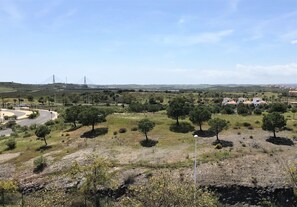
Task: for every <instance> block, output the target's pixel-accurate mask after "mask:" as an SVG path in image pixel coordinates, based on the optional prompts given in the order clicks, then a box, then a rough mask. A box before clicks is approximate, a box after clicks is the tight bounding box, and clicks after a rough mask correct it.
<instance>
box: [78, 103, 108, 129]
mask: <svg viewBox="0 0 297 207" xmlns="http://www.w3.org/2000/svg"><path fill="white" fill-rule="evenodd" d="M105 118H106V113H105V112H104V111H102V110H99V109H98V108H95V107H85V108H84V109H83V110H82V112H80V114H79V116H78V119H79V122H80V123H81V124H82V125H84V126H89V125H92V131H94V129H95V124H97V123H101V122H103V121H105Z"/></svg>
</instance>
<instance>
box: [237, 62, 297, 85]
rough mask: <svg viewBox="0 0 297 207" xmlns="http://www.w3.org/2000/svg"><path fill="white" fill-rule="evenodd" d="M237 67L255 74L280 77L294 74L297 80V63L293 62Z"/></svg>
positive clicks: (239, 65)
mask: <svg viewBox="0 0 297 207" xmlns="http://www.w3.org/2000/svg"><path fill="white" fill-rule="evenodd" d="M236 68H237V69H239V70H241V71H243V72H246V73H249V74H251V75H253V76H255V75H258V76H275V77H277V76H279V77H290V76H293V77H295V78H296V81H297V63H291V64H286V65H270V66H262V65H241V64H238V65H236Z"/></svg>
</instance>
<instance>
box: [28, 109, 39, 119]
mask: <svg viewBox="0 0 297 207" xmlns="http://www.w3.org/2000/svg"><path fill="white" fill-rule="evenodd" d="M38 116H39V111H36V110H35V111H32V114H30V115H29V116H28V118H29V119H35V118H36V117H38Z"/></svg>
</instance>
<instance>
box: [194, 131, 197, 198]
mask: <svg viewBox="0 0 297 207" xmlns="http://www.w3.org/2000/svg"><path fill="white" fill-rule="evenodd" d="M197 138H198V135H197V134H195V135H194V140H195V161H194V187H195V189H194V203H196V188H197V182H196V181H197Z"/></svg>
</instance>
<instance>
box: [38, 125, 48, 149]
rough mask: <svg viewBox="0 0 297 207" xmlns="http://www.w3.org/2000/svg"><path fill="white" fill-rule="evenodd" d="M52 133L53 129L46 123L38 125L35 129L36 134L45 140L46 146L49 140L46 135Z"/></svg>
mask: <svg viewBox="0 0 297 207" xmlns="http://www.w3.org/2000/svg"><path fill="white" fill-rule="evenodd" d="M50 133H51V129H50V128H48V127H47V126H46V125H40V126H38V127H37V129H36V130H35V135H36V136H37V137H38V138H40V139H43V140H44V143H45V146H47V142H46V138H45V137H46V136H47V135H49V134H50Z"/></svg>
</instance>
